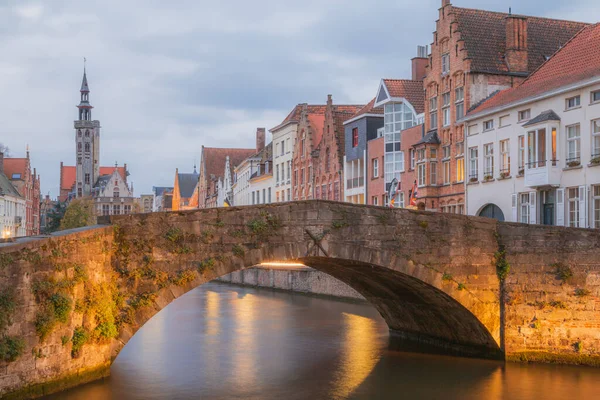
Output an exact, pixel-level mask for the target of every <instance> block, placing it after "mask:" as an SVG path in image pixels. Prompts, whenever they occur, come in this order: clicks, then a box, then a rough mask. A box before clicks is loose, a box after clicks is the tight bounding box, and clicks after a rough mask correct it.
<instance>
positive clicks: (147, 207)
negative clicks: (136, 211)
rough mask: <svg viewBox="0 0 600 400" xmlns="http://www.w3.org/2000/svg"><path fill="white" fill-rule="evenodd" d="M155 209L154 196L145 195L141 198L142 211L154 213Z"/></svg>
mask: <svg viewBox="0 0 600 400" xmlns="http://www.w3.org/2000/svg"><path fill="white" fill-rule="evenodd" d="M153 207H154V195H153V194H143V195H141V196H140V211H141V212H143V213H149V212H152V209H153Z"/></svg>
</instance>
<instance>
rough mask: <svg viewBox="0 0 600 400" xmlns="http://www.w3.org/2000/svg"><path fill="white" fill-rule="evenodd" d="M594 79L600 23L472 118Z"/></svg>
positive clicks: (599, 72) (599, 73)
mask: <svg viewBox="0 0 600 400" xmlns="http://www.w3.org/2000/svg"><path fill="white" fill-rule="evenodd" d="M593 49H596V50H595V51H594V50H593ZM594 77H600V23H599V24H595V25H589V26H587V27H586V28H584V29H583V30H581V31H580V32H579V33H578V34H577V35H576V36H574V37H573V38H572V39H571V41H569V42H568V43H567V44H566V45H565V46H564V47H563V48H562V49H560V50H559V51H558V52H556V54H554V56H552V57H551V58H550V59H549V60H548V61H547V62H546V63H545V64H543V65H542V66H541V67H540V68H539V69H538V70H537V71H535V72H534V73H533V74H531V75H530V76H529V77H528V78H527V79H526V80H525V81H524V82H523V83H522V84H521V85H519V86H517V87H515V88H511V89H506V90H504V91H502V92H499V93H497V94H496V95H494V96H491V97H490V98H488V100H487V101H484V102H483V103H482V104H480V105H478V106H477V107H476V108H474V109H473V110H471V111H470V112H469V115H473V114H476V113H479V112H481V111H484V110H488V109H491V108H495V107H500V106H503V105H507V104H509V103H512V102H515V101H518V100H523V99H526V98H530V97H534V96H538V95H541V94H543V93H546V92H549V91H552V90H555V89H559V88H561V87H564V86H567V85H571V84H574V83H577V82H581V81H584V80H587V79H590V78H594Z"/></svg>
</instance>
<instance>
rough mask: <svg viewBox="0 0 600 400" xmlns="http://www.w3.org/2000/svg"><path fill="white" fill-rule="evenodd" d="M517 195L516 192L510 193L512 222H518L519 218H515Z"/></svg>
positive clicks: (516, 216)
mask: <svg viewBox="0 0 600 400" xmlns="http://www.w3.org/2000/svg"><path fill="white" fill-rule="evenodd" d="M517 196H518V194H517V193H513V194H512V221H513V222H519V220H518V219H517V218H518V215H517V210H518V208H517V205H518V203H517Z"/></svg>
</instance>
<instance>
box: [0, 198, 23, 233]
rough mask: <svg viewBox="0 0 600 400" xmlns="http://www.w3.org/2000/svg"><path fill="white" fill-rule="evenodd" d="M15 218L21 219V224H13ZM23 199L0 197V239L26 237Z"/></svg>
mask: <svg viewBox="0 0 600 400" xmlns="http://www.w3.org/2000/svg"><path fill="white" fill-rule="evenodd" d="M15 217H21V224H20V226H17V225H16V224H15ZM25 223H26V219H25V199H24V198H22V197H16V196H9V195H3V196H0V238H5V237H20V236H25V235H26V227H25Z"/></svg>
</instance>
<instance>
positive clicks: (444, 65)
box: [442, 53, 450, 75]
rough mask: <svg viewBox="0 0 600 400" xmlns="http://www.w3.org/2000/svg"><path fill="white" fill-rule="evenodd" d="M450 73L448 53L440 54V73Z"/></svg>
mask: <svg viewBox="0 0 600 400" xmlns="http://www.w3.org/2000/svg"><path fill="white" fill-rule="evenodd" d="M448 73H450V53H444V54H442V75H447V74H448Z"/></svg>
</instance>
